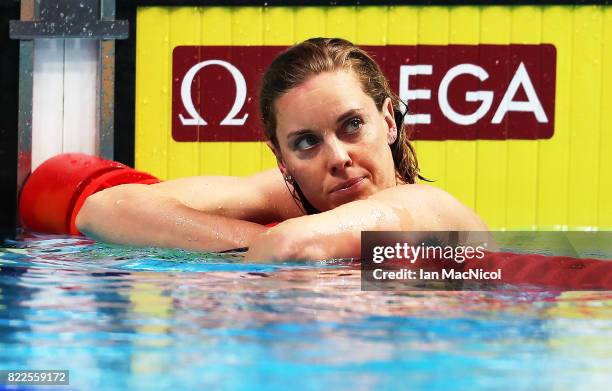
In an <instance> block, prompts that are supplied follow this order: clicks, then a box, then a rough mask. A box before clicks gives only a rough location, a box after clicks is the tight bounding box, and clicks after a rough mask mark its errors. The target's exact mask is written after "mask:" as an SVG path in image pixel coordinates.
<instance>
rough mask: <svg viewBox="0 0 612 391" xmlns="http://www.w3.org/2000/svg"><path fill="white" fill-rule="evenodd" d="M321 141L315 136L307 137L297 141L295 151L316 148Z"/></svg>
mask: <svg viewBox="0 0 612 391" xmlns="http://www.w3.org/2000/svg"><path fill="white" fill-rule="evenodd" d="M318 142H319V140H318V139H317V138H316V137H315V136H313V135H305V136H302V137H300V138H298V139H297V140H296V141H295V144H294V146H295V149H297V150H299V151H304V150H306V149H309V148H312V147H313V146H315V145H316V144H317V143H318Z"/></svg>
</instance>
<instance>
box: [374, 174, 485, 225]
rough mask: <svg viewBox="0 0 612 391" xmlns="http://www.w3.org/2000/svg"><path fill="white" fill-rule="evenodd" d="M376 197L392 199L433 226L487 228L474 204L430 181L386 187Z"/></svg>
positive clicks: (393, 204)
mask: <svg viewBox="0 0 612 391" xmlns="http://www.w3.org/2000/svg"><path fill="white" fill-rule="evenodd" d="M372 198H374V199H376V200H379V201H382V202H385V203H388V204H390V205H392V206H394V207H396V208H399V209H400V210H403V211H405V213H408V214H410V215H411V216H412V219H411V220H413V221H420V222H421V223H423V224H424V225H426V226H428V227H429V228H431V229H444V230H450V229H456V230H487V226H486V224H485V223H484V222H483V221H482V219H480V217H479V216H478V215H477V214H476V212H474V210H472V209H471V208H470V207H468V206H467V205H465V204H464V203H463V202H461V201H460V200H458V199H457V198H455V197H454V196H453V195H452V194H450V193H449V192H447V191H445V190H444V189H441V188H439V187H436V186H432V185H428V184H423V183H419V184H402V185H398V186H395V187H392V188H389V189H385V190H383V191H381V192H379V193H377V194H375V195H374V196H372Z"/></svg>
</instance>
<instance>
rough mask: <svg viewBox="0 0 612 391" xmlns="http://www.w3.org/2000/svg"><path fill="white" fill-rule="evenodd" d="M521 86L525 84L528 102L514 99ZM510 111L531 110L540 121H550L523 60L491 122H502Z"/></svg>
mask: <svg viewBox="0 0 612 391" xmlns="http://www.w3.org/2000/svg"><path fill="white" fill-rule="evenodd" d="M519 86H523V89H524V90H525V94H527V102H517V101H514V100H512V99H513V98H514V96H515V95H516V92H517V91H518V88H519ZM508 111H531V112H532V113H534V114H535V116H536V119H537V121H538V122H540V123H546V122H548V118H547V117H546V113H544V109H543V108H542V104H541V103H540V100H539V99H538V95H537V94H536V92H535V89H534V88H533V84H532V83H531V79H530V78H529V74H528V73H527V69H525V64H523V63H522V62H521V64H520V65H519V67H518V69H517V70H516V73H515V74H514V77H513V78H512V80H511V81H510V85H508V89H507V90H506V93H505V94H504V97H503V98H502V100H501V103H500V104H499V107H498V108H497V111H496V112H495V115H494V116H493V120H492V121H491V122H492V123H494V124H499V123H501V121H502V119H503V118H504V116H505V115H506V113H507V112H508Z"/></svg>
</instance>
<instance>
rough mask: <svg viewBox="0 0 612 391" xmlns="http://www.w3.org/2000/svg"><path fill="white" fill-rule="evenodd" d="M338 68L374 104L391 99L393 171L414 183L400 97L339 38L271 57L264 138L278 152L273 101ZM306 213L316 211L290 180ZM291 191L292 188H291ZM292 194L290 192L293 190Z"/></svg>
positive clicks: (263, 93)
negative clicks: (348, 73) (351, 76)
mask: <svg viewBox="0 0 612 391" xmlns="http://www.w3.org/2000/svg"><path fill="white" fill-rule="evenodd" d="M339 70H347V71H352V72H353V73H354V74H355V75H356V76H357V79H358V80H359V82H360V84H361V88H362V90H363V91H364V92H365V93H366V94H367V95H368V96H370V97H371V98H372V99H373V100H374V103H375V104H376V107H377V108H378V109H379V110H382V107H383V104H384V102H385V100H386V99H387V98H391V102H392V104H393V113H394V117H395V124H396V127H397V139H396V141H395V142H394V143H393V144H391V145H390V148H391V154H392V156H393V163H394V165H395V172H396V176H397V178H398V179H401V180H402V181H404V182H405V183H416V180H417V178H420V179H425V178H423V177H421V176H420V175H419V165H418V161H417V157H416V153H415V151H414V148H413V147H412V144H410V142H409V140H408V136H409V135H408V134H407V127H406V126H405V125H404V115H405V113H406V112H407V110H404V111H402V110H401V109H400V104H402V103H401V102H400V99H399V98H398V96H397V95H396V94H395V93H394V92H393V91H392V90H391V88H390V87H389V82H388V81H387V79H386V78H385V76H384V75H383V73H382V71H381V70H380V67H379V66H378V64H377V63H376V61H374V59H372V57H370V55H368V54H367V53H366V52H365V51H364V50H362V49H360V48H358V47H357V46H355V45H354V44H352V43H351V42H349V41H347V40H345V39H342V38H311V39H308V40H306V41H304V42H302V43H299V44H297V45H295V46H292V47H290V48H289V49H287V50H285V51H284V52H283V53H281V54H280V55H279V56H278V57H276V58H275V59H274V61H273V62H272V64H271V65H270V67H268V69H267V70H266V72H265V73H264V76H263V81H262V85H261V90H260V94H259V105H260V112H261V117H262V121H263V125H264V132H265V137H266V138H267V139H268V140H270V141H271V142H272V144H273V145H274V147H275V148H276V149H277V151H278V153H280V146H279V144H278V139H277V137H276V125H277V124H276V112H275V108H274V103H275V102H276V100H277V99H278V98H280V97H281V96H282V95H283V94H285V93H286V92H288V91H289V90H291V89H292V88H294V87H297V86H299V85H300V84H302V83H304V82H305V81H306V80H308V79H309V78H310V77H312V76H315V75H318V74H321V73H325V72H334V71H339ZM291 185H292V186H293V188H294V189H295V193H297V195H295V194H294V198H296V197H297V198H298V199H299V201H300V202H301V203H302V205H303V207H304V212H305V213H307V214H312V213H317V212H318V211H317V210H316V208H314V207H313V206H312V205H311V204H310V202H308V200H307V199H306V197H304V194H303V193H302V191H301V189H300V187H299V185H298V184H297V182H295V181H293V183H291ZM290 190H291V189H290ZM292 194H293V192H292Z"/></svg>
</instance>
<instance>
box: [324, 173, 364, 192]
mask: <svg viewBox="0 0 612 391" xmlns="http://www.w3.org/2000/svg"><path fill="white" fill-rule="evenodd" d="M365 178H366V177H363V176H360V177H355V178H351V179H349V180H348V181H344V182H341V183H339V184H338V185H336V186H335V187H334V188H333V189H332V190H331V191H330V193H332V194H338V195H342V194H349V193H352V192H354V191H357V190H359V189H360V188H361V185H363V183H364V181H365Z"/></svg>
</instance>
